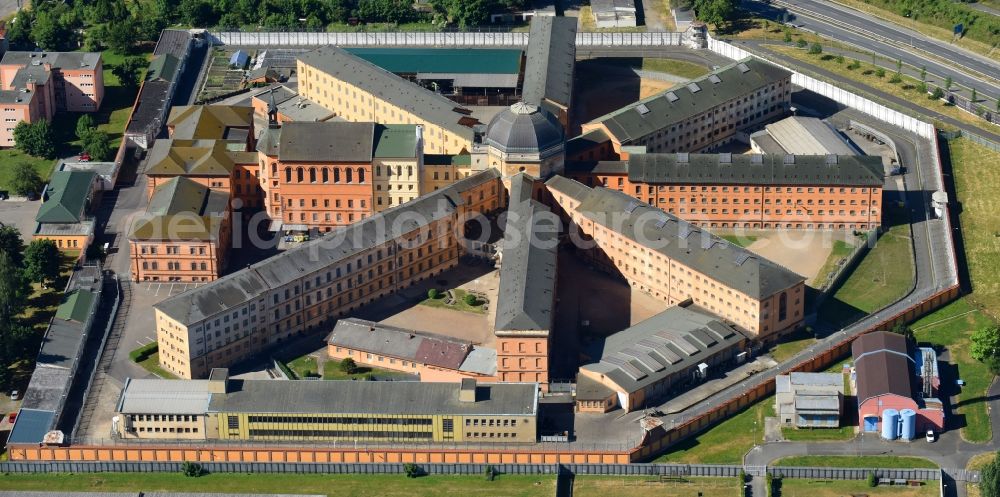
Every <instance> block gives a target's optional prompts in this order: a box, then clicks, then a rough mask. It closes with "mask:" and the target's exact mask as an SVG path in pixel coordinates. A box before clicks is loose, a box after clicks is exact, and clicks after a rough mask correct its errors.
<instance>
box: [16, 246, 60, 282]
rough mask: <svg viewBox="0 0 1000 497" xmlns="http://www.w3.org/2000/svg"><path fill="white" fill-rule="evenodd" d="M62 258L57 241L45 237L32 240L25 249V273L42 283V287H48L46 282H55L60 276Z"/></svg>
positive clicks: (31, 278) (32, 279) (29, 277)
mask: <svg viewBox="0 0 1000 497" xmlns="http://www.w3.org/2000/svg"><path fill="white" fill-rule="evenodd" d="M60 259H61V254H60V253H59V248H58V247H56V242H53V241H52V240H48V239H44V238H43V239H39V240H32V242H31V243H30V244H28V248H26V249H25V250H24V275H25V276H26V277H28V279H30V280H31V281H34V282H36V283H39V284H41V285H42V288H47V287H46V282H55V281H56V279H57V278H59V262H60Z"/></svg>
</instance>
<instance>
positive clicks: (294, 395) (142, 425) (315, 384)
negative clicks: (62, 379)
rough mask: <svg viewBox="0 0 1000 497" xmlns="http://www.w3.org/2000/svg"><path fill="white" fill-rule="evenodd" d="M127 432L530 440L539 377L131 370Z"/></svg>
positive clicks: (121, 411)
mask: <svg viewBox="0 0 1000 497" xmlns="http://www.w3.org/2000/svg"><path fill="white" fill-rule="evenodd" d="M116 412H117V418H118V421H117V425H116V426H115V427H114V429H115V430H116V432H117V433H118V435H119V436H120V437H122V438H125V439H130V438H131V439H153V440H156V439H201V440H226V441H241V442H282V441H314V442H319V441H323V442H335V441H345V442H364V443H399V442H409V443H428V444H433V443H467V442H476V443H533V442H535V441H536V438H537V425H536V417H537V415H538V385H537V384H534V383H477V382H476V380H474V379H471V378H466V379H464V380H462V381H461V382H455V383H423V382H415V381H273V380H236V379H231V378H228V371H226V370H225V369H215V370H213V371H212V372H211V375H210V376H209V379H207V380H189V381H176V380H173V381H172V380H159V379H148V380H146V379H127V380H126V383H125V386H124V388H123V389H122V392H121V396H120V398H119V400H118V404H117V409H116Z"/></svg>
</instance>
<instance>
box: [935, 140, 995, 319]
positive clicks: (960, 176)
mask: <svg viewBox="0 0 1000 497" xmlns="http://www.w3.org/2000/svg"><path fill="white" fill-rule="evenodd" d="M948 150H949V151H950V152H951V164H952V167H953V168H954V177H955V190H956V193H957V194H958V200H959V201H960V202H961V203H962V211H961V223H962V236H963V237H964V238H965V256H966V258H967V259H968V264H969V274H970V276H971V278H972V290H973V293H972V300H973V301H974V302H976V303H977V304H980V305H981V306H984V307H985V310H986V312H987V313H989V314H990V315H991V316H993V317H994V319H997V318H1000V278H998V277H997V276H998V275H1000V197H998V196H997V195H996V187H997V185H1000V153H997V152H994V151H992V150H990V149H988V148H986V147H983V146H982V145H977V144H975V143H973V142H971V141H969V140H968V139H965V138H959V139H956V140H951V141H949V142H948Z"/></svg>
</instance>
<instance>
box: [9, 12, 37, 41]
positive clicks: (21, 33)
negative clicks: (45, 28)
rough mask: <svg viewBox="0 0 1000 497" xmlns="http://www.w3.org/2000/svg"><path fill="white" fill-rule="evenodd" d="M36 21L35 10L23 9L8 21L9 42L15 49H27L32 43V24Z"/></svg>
mask: <svg viewBox="0 0 1000 497" xmlns="http://www.w3.org/2000/svg"><path fill="white" fill-rule="evenodd" d="M34 22H35V11H33V10H28V9H21V10H19V11H18V12H17V15H16V16H14V18H13V19H11V21H10V22H9V23H7V35H6V36H7V42H8V43H9V44H10V46H11V48H13V49H27V48H30V45H31V26H32V24H34Z"/></svg>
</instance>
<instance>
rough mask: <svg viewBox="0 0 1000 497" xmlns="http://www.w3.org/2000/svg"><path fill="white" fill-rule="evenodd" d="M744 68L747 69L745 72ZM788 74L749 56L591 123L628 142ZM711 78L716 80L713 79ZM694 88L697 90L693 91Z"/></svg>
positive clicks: (787, 76) (788, 76)
mask: <svg viewBox="0 0 1000 497" xmlns="http://www.w3.org/2000/svg"><path fill="white" fill-rule="evenodd" d="M743 68H746V71H745V72H744V70H743ZM791 76H792V73H790V72H788V71H786V70H785V69H782V68H780V67H778V66H775V65H773V64H770V63H768V62H765V61H763V60H760V59H756V58H752V57H748V58H746V59H743V60H741V61H738V62H734V63H732V64H730V65H728V66H725V67H722V68H720V69H717V70H715V71H713V72H711V73H709V74H707V75H705V76H702V77H701V78H698V79H696V80H693V81H691V82H690V83H688V85H686V86H676V87H674V88H671V89H669V90H665V91H663V92H660V93H657V94H656V95H653V96H651V97H647V98H644V99H642V100H639V101H638V102H635V103H632V104H629V105H627V106H625V107H622V108H621V109H618V110H616V111H613V112H610V113H608V114H605V115H603V116H601V117H598V118H597V119H594V120H593V121H591V123H603V124H604V126H605V127H607V129H608V132H609V133H611V135H612V137H613V138H614V139H615V140H617V141H618V142H619V143H625V144H628V143H631V142H633V141H635V140H638V139H640V138H642V137H644V136H647V135H650V134H652V133H655V132H657V131H659V130H662V129H664V128H668V127H670V126H671V125H673V124H677V123H679V122H681V121H684V120H686V119H688V118H691V117H693V116H696V115H698V114H700V113H702V112H705V111H707V110H708V109H711V108H713V107H715V106H717V105H720V104H722V103H724V102H727V101H729V100H732V99H735V98H738V97H739V96H741V95H746V94H749V93H751V92H753V91H756V90H757V89H758V88H761V87H763V86H766V85H769V84H771V83H774V82H777V81H780V80H782V79H789V78H791ZM713 79H717V80H718V82H713ZM692 85H693V86H692ZM695 88H697V89H698V90H697V91H692V90H693V89H695ZM640 105H642V106H645V108H646V109H648V112H640V109H641V107H640Z"/></svg>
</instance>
